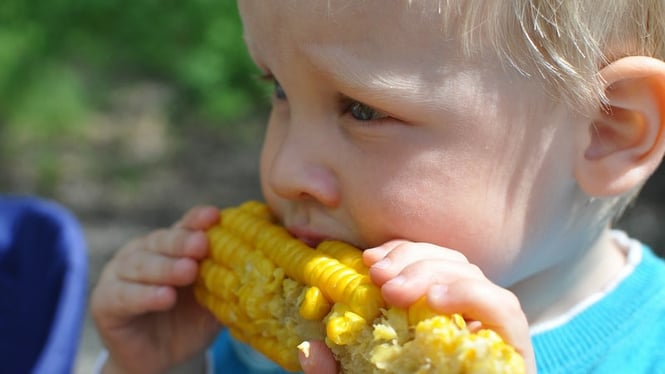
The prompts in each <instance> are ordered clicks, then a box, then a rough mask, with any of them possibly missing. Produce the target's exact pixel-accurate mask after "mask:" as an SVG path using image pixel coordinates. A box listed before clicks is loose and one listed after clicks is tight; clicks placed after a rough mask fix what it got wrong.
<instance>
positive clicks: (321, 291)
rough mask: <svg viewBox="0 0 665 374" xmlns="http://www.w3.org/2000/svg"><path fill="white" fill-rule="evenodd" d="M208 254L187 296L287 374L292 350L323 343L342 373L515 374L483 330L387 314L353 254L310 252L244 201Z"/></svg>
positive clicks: (506, 352) (413, 310)
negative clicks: (192, 296) (193, 296)
mask: <svg viewBox="0 0 665 374" xmlns="http://www.w3.org/2000/svg"><path fill="white" fill-rule="evenodd" d="M208 237H209V240H210V245H211V253H210V256H209V257H208V258H207V259H205V260H203V262H202V263H201V270H200V272H199V278H198V280H197V283H196V286H195V294H196V297H197V299H198V300H199V302H200V303H201V304H202V305H204V306H205V307H207V308H208V309H209V310H211V311H212V313H213V314H214V315H215V316H216V317H217V318H218V319H219V320H220V321H221V322H222V323H223V324H224V325H225V326H226V327H227V328H228V329H229V330H230V333H231V334H232V335H233V336H234V337H235V338H236V339H239V340H241V341H243V342H246V343H248V344H250V345H251V346H253V347H254V348H255V349H257V350H258V351H260V352H262V353H263V354H264V355H265V356H267V357H268V358H270V359H271V360H273V361H274V362H276V363H278V364H279V365H281V366H282V367H283V368H285V369H286V370H289V371H298V370H300V365H299V363H298V350H301V351H303V352H308V346H307V345H306V344H305V345H302V343H303V342H305V341H308V340H313V339H316V340H324V341H325V342H326V344H327V345H328V346H329V347H330V348H331V349H332V351H333V353H334V354H335V356H336V358H337V360H338V361H339V362H340V366H341V371H342V372H348V373H489V374H491V373H513V374H514V373H517V374H519V373H524V372H525V368H524V361H523V359H522V357H521V356H520V355H519V354H518V353H517V352H516V351H515V349H513V347H511V346H509V345H508V344H506V343H505V342H503V341H502V339H501V338H500V336H499V335H498V334H496V333H495V332H493V331H491V330H480V331H478V332H475V333H471V332H470V331H469V330H468V329H467V328H466V324H465V321H464V319H463V318H462V317H461V316H460V315H457V314H454V315H452V316H443V315H435V314H434V313H432V312H431V311H430V310H429V309H428V308H427V306H426V303H425V302H424V301H422V300H421V301H420V302H417V303H416V304H414V305H413V306H411V307H410V308H409V309H406V310H405V309H399V308H394V307H387V306H386V305H385V303H384V301H383V299H382V297H381V292H380V290H379V288H378V287H376V286H375V285H374V284H373V283H372V282H371V280H370V278H369V275H368V269H367V268H366V267H365V265H364V264H363V262H362V252H361V251H360V250H359V249H357V248H354V247H352V246H350V245H348V244H346V243H342V242H336V241H326V242H323V243H321V244H320V245H319V246H317V248H316V249H314V248H310V247H308V246H307V245H305V244H304V243H303V242H301V241H299V240H297V239H295V238H293V237H292V236H291V235H290V234H289V233H288V232H287V231H286V230H285V229H284V228H283V227H281V226H279V225H278V224H276V223H275V220H274V217H273V216H272V215H271V214H270V212H269V210H268V207H267V206H266V205H265V204H263V203H260V202H257V201H248V202H246V203H244V204H242V205H240V206H238V207H231V208H227V209H225V210H223V211H222V218H221V221H220V224H219V225H217V226H215V227H213V228H211V229H210V230H209V231H208Z"/></svg>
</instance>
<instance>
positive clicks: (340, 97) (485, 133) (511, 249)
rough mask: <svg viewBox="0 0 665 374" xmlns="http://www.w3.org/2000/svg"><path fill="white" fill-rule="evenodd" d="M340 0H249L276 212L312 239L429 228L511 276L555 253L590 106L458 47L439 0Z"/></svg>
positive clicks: (266, 170)
mask: <svg viewBox="0 0 665 374" xmlns="http://www.w3.org/2000/svg"><path fill="white" fill-rule="evenodd" d="M340 3H342V4H343V5H342V6H337V5H335V4H337V2H334V1H333V2H330V1H279V2H278V1H263V0H243V1H240V9H241V14H242V17H243V20H244V25H245V36H246V40H247V44H248V47H249V50H250V52H251V54H252V56H253V58H254V60H255V62H256V63H257V65H258V66H259V67H260V68H261V69H262V70H263V71H264V72H265V73H269V74H270V75H272V76H273V77H274V78H275V79H276V81H277V82H279V86H276V92H275V95H274V98H273V104H274V108H273V110H272V113H271V116H270V120H269V124H268V128H267V133H266V138H265V144H264V148H263V153H262V159H261V179H262V187H263V191H264V194H265V198H266V200H267V201H268V202H269V204H270V205H271V207H272V208H273V209H274V210H275V212H276V213H277V214H278V215H279V216H280V217H281V218H282V220H283V223H284V224H285V225H286V226H287V227H288V228H289V229H290V230H291V232H293V233H294V234H295V235H297V236H299V237H301V238H302V239H304V240H306V241H308V242H311V243H315V242H317V241H319V240H321V239H323V238H336V239H341V240H345V241H348V242H351V243H353V244H356V245H358V246H364V247H368V246H375V245H379V244H382V243H383V242H385V241H387V240H390V239H394V238H402V239H408V240H413V241H424V242H430V243H435V244H438V245H441V246H445V247H448V248H452V249H455V250H459V251H461V252H462V253H464V254H465V255H466V256H467V257H468V258H469V260H470V261H472V262H474V263H476V264H477V265H479V266H480V267H481V268H482V269H483V270H484V271H485V273H486V274H487V275H488V276H489V277H490V278H491V279H493V280H494V281H496V282H499V283H502V284H505V285H509V284H511V283H513V282H515V281H517V280H519V279H520V278H522V277H524V276H525V275H527V273H529V272H533V271H536V270H538V269H539V268H541V267H542V266H544V265H543V264H545V263H547V262H548V261H551V257H548V256H556V255H559V254H560V253H561V250H560V249H557V250H552V249H551V248H550V247H555V246H557V245H558V244H559V245H560V244H562V243H561V241H560V240H561V239H560V238H562V237H564V233H565V232H566V230H567V229H568V227H570V226H571V225H573V223H572V222H571V219H570V218H569V217H570V216H572V215H573V214H572V209H573V208H574V202H575V199H577V198H578V196H577V188H576V184H575V181H574V178H573V176H572V171H571V170H572V159H573V157H574V155H575V154H576V153H578V152H579V150H578V148H579V144H575V141H571V139H575V137H576V136H577V135H574V134H573V132H579V131H581V130H580V129H579V128H580V126H582V125H581V124H580V123H578V121H580V120H581V119H579V118H576V117H575V116H573V115H571V114H570V113H569V112H567V111H566V110H564V109H563V108H562V107H559V106H556V105H553V104H552V103H550V102H549V101H548V99H547V97H546V96H545V95H544V94H543V93H541V90H540V89H539V87H538V86H537V85H536V84H535V83H533V82H530V81H528V80H526V79H524V78H521V77H518V76H517V75H516V74H512V73H508V72H507V71H506V70H502V69H501V67H500V64H499V63H498V61H495V60H490V59H480V58H479V59H477V60H474V61H469V60H464V61H463V60H462V59H461V58H460V54H459V53H458V52H457V50H456V46H455V44H454V42H453V41H451V40H450V39H447V38H446V37H445V36H444V35H442V33H441V32H440V29H441V25H440V20H439V18H438V17H437V14H436V7H434V11H430V10H426V9H425V7H424V6H423V5H422V2H413V3H412V4H411V5H408V2H397V1H388V2H386V1H381V0H368V1H362V2H357V1H345V2H340ZM581 128H582V129H583V130H582V131H586V130H584V127H583V126H582V127H581ZM551 253H558V254H551ZM517 269H519V270H517Z"/></svg>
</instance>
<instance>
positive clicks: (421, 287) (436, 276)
mask: <svg viewBox="0 0 665 374" xmlns="http://www.w3.org/2000/svg"><path fill="white" fill-rule="evenodd" d="M460 279H485V276H484V275H483V273H482V271H481V270H480V269H479V268H478V267H477V266H475V265H473V264H469V263H460V262H451V261H448V260H430V259H424V260H421V261H418V262H415V263H413V264H410V265H408V266H407V267H405V268H404V269H403V270H402V271H401V272H400V273H399V274H398V275H397V276H396V277H395V278H392V279H390V280H388V281H387V282H385V283H383V285H382V286H381V292H382V294H383V297H384V299H385V300H386V302H387V303H388V304H390V305H394V306H398V307H408V306H410V305H411V304H413V303H414V302H415V301H416V300H418V299H419V298H421V297H422V296H423V295H425V294H426V293H427V290H428V289H429V288H430V287H431V286H432V285H433V284H448V283H451V282H456V281H459V280H460Z"/></svg>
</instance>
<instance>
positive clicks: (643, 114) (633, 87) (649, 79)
mask: <svg viewBox="0 0 665 374" xmlns="http://www.w3.org/2000/svg"><path fill="white" fill-rule="evenodd" d="M600 74H601V75H602V76H603V78H604V79H605V82H606V84H607V86H606V95H607V99H608V100H607V105H606V106H605V107H603V108H600V110H599V112H598V114H597V115H596V117H595V118H593V119H592V122H591V124H590V125H589V132H590V141H589V142H588V144H586V145H585V147H586V148H585V149H584V152H583V157H580V158H579V159H578V160H577V163H576V165H575V177H576V179H577V181H578V184H579V185H580V187H581V188H582V190H584V192H586V193H587V195H589V196H598V197H603V196H616V195H620V194H623V193H625V192H628V191H630V190H632V189H633V188H635V187H637V186H639V185H641V184H642V183H643V182H644V181H646V180H647V178H649V176H650V175H651V174H652V173H653V172H654V171H655V170H656V169H657V168H658V165H659V164H660V162H661V161H662V159H663V154H665V62H663V61H660V60H657V59H654V58H651V57H642V56H633V57H625V58H622V59H620V60H617V61H615V62H613V63H612V64H610V65H608V66H607V67H605V68H604V69H603V70H601V72H600Z"/></svg>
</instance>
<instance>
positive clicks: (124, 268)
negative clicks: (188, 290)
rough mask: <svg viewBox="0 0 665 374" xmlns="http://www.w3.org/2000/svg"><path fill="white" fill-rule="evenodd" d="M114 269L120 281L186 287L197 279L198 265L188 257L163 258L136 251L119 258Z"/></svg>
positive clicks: (151, 253)
mask: <svg viewBox="0 0 665 374" xmlns="http://www.w3.org/2000/svg"><path fill="white" fill-rule="evenodd" d="M114 268H115V269H116V271H115V272H116V275H117V277H118V279H120V280H123V281H127V282H133V283H144V284H154V285H168V286H185V285H189V284H191V283H192V282H194V280H195V279H196V275H197V272H198V268H199V267H198V263H197V262H196V261H195V260H193V259H191V258H187V257H182V258H176V257H168V256H163V255H161V254H158V253H153V252H148V251H134V252H132V253H130V254H127V255H125V256H123V257H121V258H119V259H118V260H117V261H116V263H115V265H114Z"/></svg>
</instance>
